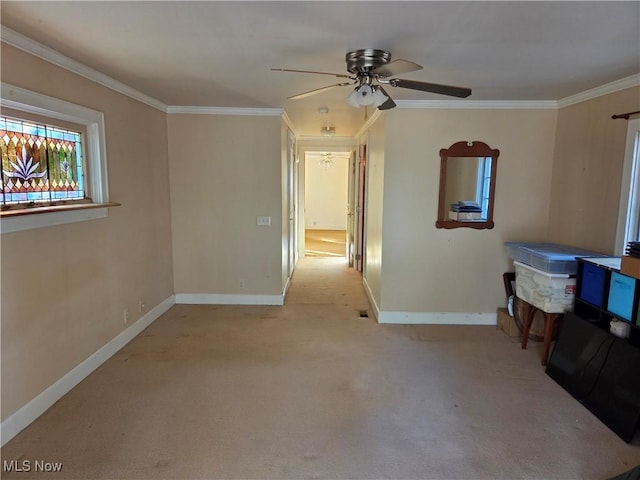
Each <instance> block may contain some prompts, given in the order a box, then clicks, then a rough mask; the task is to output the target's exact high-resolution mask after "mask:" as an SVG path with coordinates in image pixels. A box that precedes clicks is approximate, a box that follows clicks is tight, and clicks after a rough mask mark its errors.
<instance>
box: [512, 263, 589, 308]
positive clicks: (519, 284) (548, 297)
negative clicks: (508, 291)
mask: <svg viewBox="0 0 640 480" xmlns="http://www.w3.org/2000/svg"><path fill="white" fill-rule="evenodd" d="M513 263H514V265H515V267H516V295H517V296H518V297H519V298H521V299H522V300H524V301H525V302H527V303H529V304H531V305H533V306H534V307H537V308H539V309H540V310H542V311H543V312H547V313H564V312H569V311H571V310H572V309H573V303H574V300H575V298H576V278H575V276H571V275H569V274H567V273H547V272H543V271H542V270H538V269H537V268H533V267H531V266H529V265H525V264H523V263H521V262H513Z"/></svg>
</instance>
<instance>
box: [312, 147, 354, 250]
mask: <svg viewBox="0 0 640 480" xmlns="http://www.w3.org/2000/svg"><path fill="white" fill-rule="evenodd" d="M350 160H351V153H350V152H320V151H313V152H312V151H307V152H305V176H304V177H305V178H304V184H305V189H304V190H305V196H304V202H305V203H304V204H305V208H304V224H305V256H311V257H335V258H342V259H344V261H345V262H346V261H347V254H348V251H347V230H348V221H349V218H350V217H349V208H348V206H349V199H348V193H349V167H350Z"/></svg>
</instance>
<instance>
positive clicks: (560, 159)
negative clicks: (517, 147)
mask: <svg viewBox="0 0 640 480" xmlns="http://www.w3.org/2000/svg"><path fill="white" fill-rule="evenodd" d="M635 110H640V87H635V88H629V89H626V90H622V91H620V92H616V93H612V94H609V95H604V96H602V97H598V98H595V99H592V100H588V101H586V102H582V103H578V104H576V105H572V106H569V107H565V108H562V109H560V110H559V112H558V128H557V136H556V147H555V161H554V166H553V177H552V187H551V208H550V211H549V240H550V241H553V242H556V243H562V244H568V245H573V246H576V247H581V248H585V249H589V250H594V251H597V252H602V253H606V254H613V253H614V248H615V237H616V225H617V221H618V207H619V202H620V188H621V186H620V182H621V178H622V167H623V161H624V150H625V139H626V134H627V122H626V121H625V120H613V119H612V118H611V116H612V115H614V114H619V113H625V112H630V111H635Z"/></svg>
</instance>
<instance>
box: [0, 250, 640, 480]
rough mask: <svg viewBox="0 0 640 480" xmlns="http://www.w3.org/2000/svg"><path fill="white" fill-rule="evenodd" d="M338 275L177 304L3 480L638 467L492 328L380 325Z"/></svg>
mask: <svg viewBox="0 0 640 480" xmlns="http://www.w3.org/2000/svg"><path fill="white" fill-rule="evenodd" d="M367 308H368V305H367V300H366V297H365V294H364V291H363V288H362V286H361V277H360V276H359V274H358V273H357V272H354V271H353V270H349V269H348V268H347V267H346V264H345V262H344V260H343V259H332V258H306V259H304V260H302V261H301V263H300V264H299V266H298V268H297V269H296V272H295V274H294V277H293V281H292V284H291V289H290V293H289V296H288V297H287V301H286V304H285V306H283V307H260V306H206V305H178V306H175V307H174V308H172V309H171V310H169V311H168V312H167V313H166V314H164V315H163V316H162V317H161V318H159V319H158V320H157V321H156V322H155V323H154V324H153V325H151V326H150V327H149V328H148V329H146V330H145V331H144V332H143V333H142V334H141V335H140V336H139V337H137V338H136V339H134V340H133V341H132V342H131V343H130V344H129V345H127V346H126V347H125V348H124V349H122V350H121V351H120V352H119V353H117V354H116V355H115V356H114V357H113V358H112V359H110V360H109V361H108V362H107V363H105V364H104V365H103V366H102V367H101V368H99V369H98V370H97V371H96V372H95V373H94V374H92V375H91V376H89V377H88V378H87V379H86V380H85V381H83V382H82V383H81V384H80V385H78V387H76V388H75V389H74V390H72V391H71V392H70V393H69V394H68V395H66V396H65V397H64V398H63V399H62V400H61V401H59V402H58V403H57V404H55V405H54V406H53V407H52V408H51V409H50V410H49V411H47V412H46V413H45V414H44V415H43V416H42V417H40V418H39V419H38V420H37V421H36V422H34V423H33V424H32V425H31V426H30V427H28V428H27V429H26V430H25V431H24V432H22V433H21V434H20V435H18V436H17V437H16V438H15V439H14V440H12V441H11V442H10V443H9V444H7V445H6V446H5V448H3V449H2V452H1V453H2V459H3V460H5V461H9V460H15V459H20V460H21V461H22V460H30V461H32V462H34V461H35V460H46V461H51V462H62V463H63V470H62V473H60V474H58V475H45V474H42V473H35V472H33V471H32V472H30V473H21V474H6V473H5V474H4V475H3V477H2V478H6V479H16V478H18V479H27V478H38V479H43V478H49V477H54V478H64V479H73V478H79V479H80V478H81V479H165V478H173V479H195V478H198V479H250V478H255V479H389V478H391V479H583V478H584V479H600V480H603V479H605V478H608V477H611V476H613V475H615V474H618V473H621V472H623V471H625V470H628V469H630V468H631V467H632V466H634V465H635V464H637V463H640V442H639V441H638V439H636V441H635V443H634V444H632V445H628V444H626V443H624V442H623V441H622V440H621V439H620V438H618V437H617V436H616V435H615V434H614V433H612V432H611V431H610V430H609V429H608V428H607V427H606V426H605V425H603V424H602V423H601V422H600V421H599V420H598V419H597V418H595V417H594V416H593V415H592V414H591V413H590V412H588V411H587V410H586V409H584V408H583V407H582V406H581V405H580V404H579V403H577V402H576V401H575V400H574V399H573V398H571V397H570V396H569V395H568V394H567V393H565V392H564V390H563V389H562V388H560V387H559V386H558V385H557V384H555V383H554V382H553V381H552V380H551V379H549V378H548V377H547V376H546V375H545V374H544V370H543V368H542V367H541V366H540V353H539V351H538V350H537V347H538V346H537V345H532V348H530V349H528V350H521V349H520V347H519V345H518V343H517V340H514V339H510V338H508V337H507V336H506V335H505V334H503V333H502V332H500V331H497V330H496V329H495V328H494V327H489V326H486V327H482V326H478V327H466V326H399V325H377V324H376V323H375V321H374V320H373V319H372V318H360V316H359V313H360V311H361V310H363V309H367Z"/></svg>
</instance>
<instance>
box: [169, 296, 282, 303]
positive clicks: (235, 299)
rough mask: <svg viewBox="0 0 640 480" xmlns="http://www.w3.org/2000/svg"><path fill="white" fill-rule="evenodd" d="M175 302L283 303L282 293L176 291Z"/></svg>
mask: <svg viewBox="0 0 640 480" xmlns="http://www.w3.org/2000/svg"><path fill="white" fill-rule="evenodd" d="M176 303H178V304H191V305H284V295H283V294H280V295H236V294H223V293H176Z"/></svg>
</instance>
